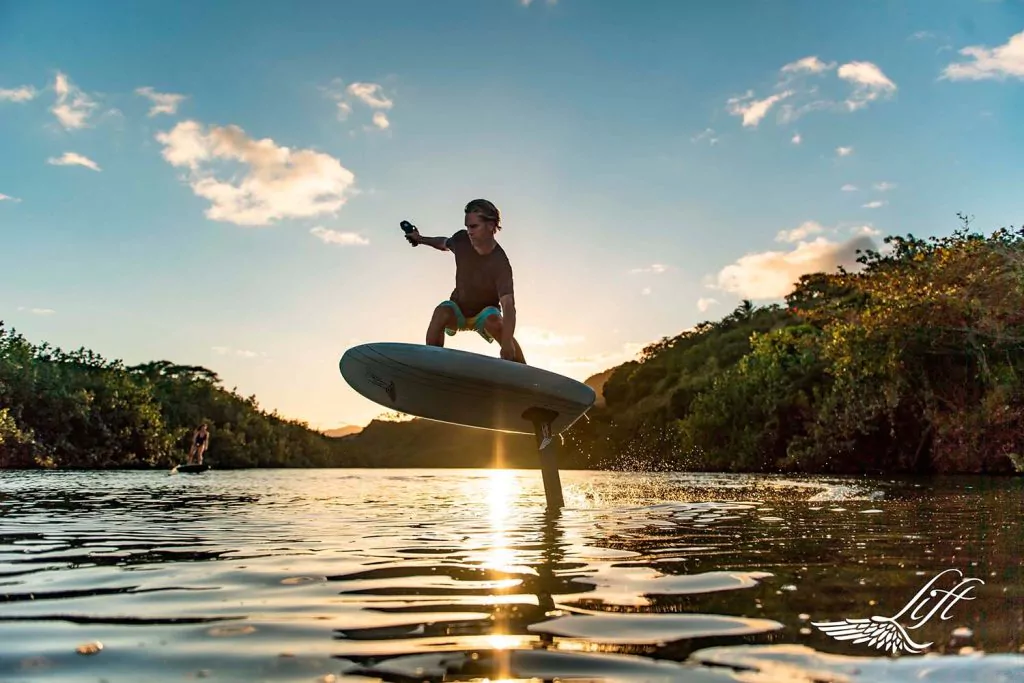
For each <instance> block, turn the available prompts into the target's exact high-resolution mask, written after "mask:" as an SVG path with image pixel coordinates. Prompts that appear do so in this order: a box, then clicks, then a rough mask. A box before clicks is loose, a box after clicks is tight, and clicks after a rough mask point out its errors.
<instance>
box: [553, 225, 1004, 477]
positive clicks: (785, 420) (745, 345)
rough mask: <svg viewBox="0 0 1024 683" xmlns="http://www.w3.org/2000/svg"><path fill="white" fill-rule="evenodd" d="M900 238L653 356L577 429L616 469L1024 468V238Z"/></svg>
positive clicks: (960, 234)
mask: <svg viewBox="0 0 1024 683" xmlns="http://www.w3.org/2000/svg"><path fill="white" fill-rule="evenodd" d="M960 218H961V220H962V221H963V227H962V228H961V229H959V230H956V231H955V232H954V233H953V234H952V235H950V236H948V237H932V238H929V239H927V240H922V239H918V238H916V237H914V236H913V235H908V236H907V237H889V238H886V239H885V244H887V245H889V249H887V250H885V251H886V253H884V254H883V253H881V252H874V251H868V252H863V253H861V254H860V256H859V258H858V259H857V260H858V263H859V264H860V265H861V266H862V267H861V268H859V269H858V270H857V272H848V271H847V270H845V269H842V268H840V269H839V270H838V271H837V272H835V273H812V274H808V275H804V276H803V277H801V278H800V280H799V281H798V282H797V283H795V287H794V289H793V291H792V292H791V293H790V294H789V295H788V296H787V297H786V298H785V301H786V307H785V308H780V307H779V306H768V307H764V308H758V307H753V306H751V305H750V302H749V301H743V302H742V303H741V304H740V305H739V306H738V307H737V308H736V309H735V310H734V311H733V312H732V313H731V314H729V315H728V316H726V317H725V318H724V319H723V320H721V321H719V322H717V323H707V322H705V323H702V324H701V325H700V326H698V327H697V328H695V329H693V330H689V331H686V332H683V333H682V334H680V335H678V336H676V337H674V338H671V339H669V338H664V339H662V340H660V341H659V342H657V343H656V344H652V345H650V346H648V347H647V348H646V349H644V352H643V354H642V356H641V357H640V359H639V360H638V361H631V362H629V363H625V364H623V365H621V366H619V367H618V368H616V369H615V370H614V371H613V372H612V373H611V375H610V377H608V379H607V380H606V382H605V384H604V392H605V394H604V397H605V401H606V405H605V406H602V407H598V408H595V409H594V410H593V411H592V412H591V417H592V420H591V421H590V422H588V423H580V424H579V425H578V426H574V427H573V430H572V432H573V434H572V442H573V443H574V444H575V447H576V448H578V449H579V450H580V451H581V452H584V453H586V454H587V456H588V458H589V460H590V462H592V463H595V464H599V465H601V466H627V467H631V466H635V463H637V462H640V463H648V464H649V463H654V464H655V465H656V466H659V467H670V468H680V469H692V470H717V471H722V470H726V471H728V470H744V471H763V472H768V471H805V472H807V471H815V472H847V473H852V472H917V473H922V472H944V473H951V472H957V473H970V472H990V473H995V472H1012V471H1014V463H1020V462H1021V461H1022V459H1021V457H1020V454H1021V453H1024V390H1022V384H1021V377H1022V373H1024V230H1013V229H1006V228H1004V229H1000V230H997V231H995V232H993V233H992V234H991V235H990V236H987V237H986V236H985V235H982V234H978V233H975V232H971V231H970V229H969V228H970V226H969V221H968V220H967V219H966V217H964V216H962V215H961V216H960Z"/></svg>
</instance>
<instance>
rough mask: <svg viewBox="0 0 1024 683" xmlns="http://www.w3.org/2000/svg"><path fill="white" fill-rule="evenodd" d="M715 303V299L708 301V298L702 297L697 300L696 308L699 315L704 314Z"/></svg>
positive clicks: (716, 301)
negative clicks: (698, 310)
mask: <svg viewBox="0 0 1024 683" xmlns="http://www.w3.org/2000/svg"><path fill="white" fill-rule="evenodd" d="M717 303H718V300H717V299H710V298H708V297H703V296H702V297H701V298H699V299H697V308H699V309H700V312H701V313H704V312H706V311H707V310H708V309H709V308H711V305H712V304H717Z"/></svg>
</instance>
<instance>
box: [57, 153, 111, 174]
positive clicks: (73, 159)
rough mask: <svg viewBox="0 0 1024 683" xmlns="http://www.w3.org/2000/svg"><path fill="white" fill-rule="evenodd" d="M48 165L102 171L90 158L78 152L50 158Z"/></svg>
mask: <svg viewBox="0 0 1024 683" xmlns="http://www.w3.org/2000/svg"><path fill="white" fill-rule="evenodd" d="M46 163H48V164H53V165H54V166H85V167H86V168H91V169H92V170H94V171H99V170H101V169H100V167H99V165H98V164H97V163H96V162H95V161H93V160H92V159H90V158H89V157H85V156H82V155H81V154H78V153H77V152H64V154H62V155H61V156H59V157H50V158H49V159H47V160H46Z"/></svg>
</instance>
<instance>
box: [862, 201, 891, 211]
mask: <svg viewBox="0 0 1024 683" xmlns="http://www.w3.org/2000/svg"><path fill="white" fill-rule="evenodd" d="M885 204H886V203H885V202H883V201H879V200H877V199H876V200H875V201H873V202H868V203H867V204H865V205H864V208H865V209H880V208H882V207H883V206H885Z"/></svg>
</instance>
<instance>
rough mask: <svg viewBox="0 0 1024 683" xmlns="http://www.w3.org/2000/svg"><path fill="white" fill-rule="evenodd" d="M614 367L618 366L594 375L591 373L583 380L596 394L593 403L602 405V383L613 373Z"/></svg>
mask: <svg viewBox="0 0 1024 683" xmlns="http://www.w3.org/2000/svg"><path fill="white" fill-rule="evenodd" d="M616 369H618V366H616V367H614V368H609V369H607V370H605V371H603V372H599V373H597V374H596V375H591V376H590V377H588V378H587V379H585V380H583V383H584V384H586V385H587V386H588V387H590V388H591V389H593V390H594V392H595V393H596V394H597V400H596V401H595V402H594V405H597V406H603V405H604V383H605V382H607V381H608V378H609V377H611V376H612V373H614V372H615V370H616Z"/></svg>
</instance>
